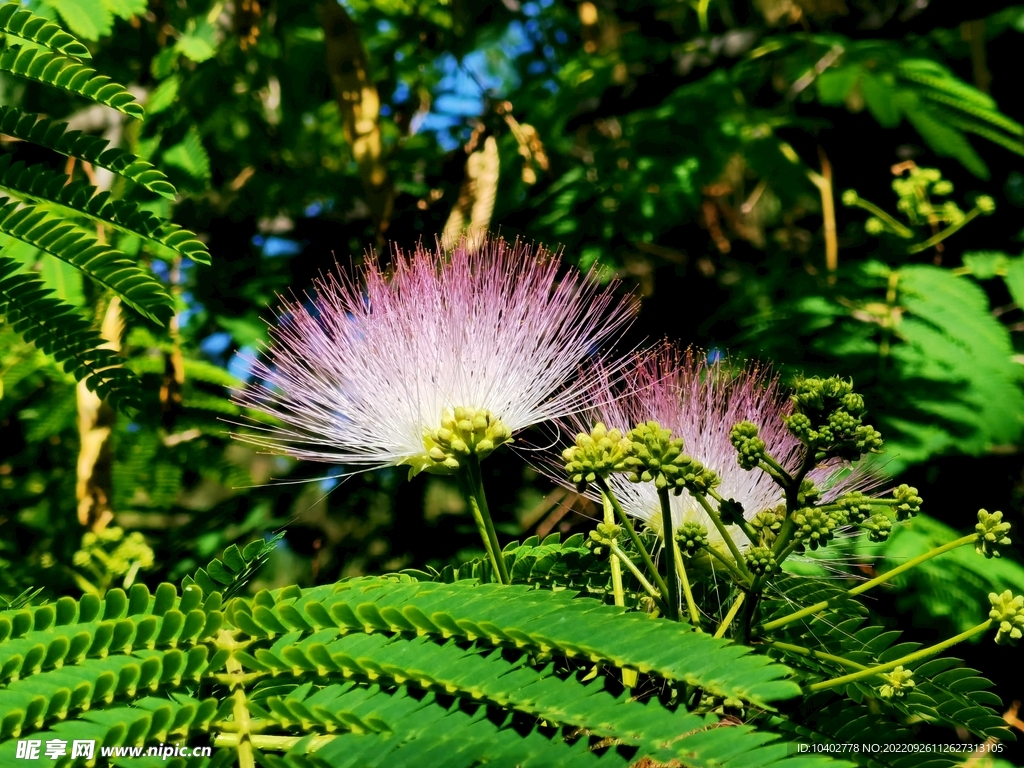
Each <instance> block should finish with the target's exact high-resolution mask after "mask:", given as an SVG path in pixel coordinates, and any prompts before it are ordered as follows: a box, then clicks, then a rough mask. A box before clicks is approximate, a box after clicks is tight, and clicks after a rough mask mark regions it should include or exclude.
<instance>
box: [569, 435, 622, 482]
mask: <svg viewBox="0 0 1024 768" xmlns="http://www.w3.org/2000/svg"><path fill="white" fill-rule="evenodd" d="M630 451H632V445H631V444H630V442H629V440H627V439H626V438H625V437H623V435H622V432H620V431H619V430H617V429H608V428H607V427H606V426H605V425H604V424H602V423H600V422H598V423H597V424H596V425H594V428H593V429H592V430H590V434H589V435H588V434H587V433H585V432H581V433H580V434H578V435H576V445H574V446H571V447H569V448H566V449H565V450H564V451H562V460H563V461H564V462H565V471H566V473H568V475H569V479H570V480H571V481H572V482H573V484H574V485H575V486H576V489H577V490H578V491H579V492H580V493H583V492H584V491H586V490H587V484H588V483H594V482H597V479H598V478H602V479H604V478H607V477H608V475H610V474H612V473H613V472H624V471H626V470H627V468H628V467H627V465H626V458H627V457H628V456H629V454H630Z"/></svg>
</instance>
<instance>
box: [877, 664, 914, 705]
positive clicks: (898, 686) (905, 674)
mask: <svg viewBox="0 0 1024 768" xmlns="http://www.w3.org/2000/svg"><path fill="white" fill-rule="evenodd" d="M913 674H914V673H913V672H911V671H910V670H909V669H904V668H903V667H901V666H900V667H896V669H894V670H893V671H892V672H890V673H888V674H885V675H882V679H883V680H885V684H884V685H883V686H882V687H881V688H879V689H878V694H879V695H880V696H881V697H882V698H883V699H899V698H902V697H903V696H905V695H906V694H907V691H909V690H910V689H911V688H913V687H914V685H915V683H914V680H913V678H912V675H913Z"/></svg>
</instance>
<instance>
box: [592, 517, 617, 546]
mask: <svg viewBox="0 0 1024 768" xmlns="http://www.w3.org/2000/svg"><path fill="white" fill-rule="evenodd" d="M621 538H622V528H621V526H619V525H616V524H615V523H598V524H597V528H595V529H594V530H593V531H591V532H590V541H589V542H588V543H589V544H590V546H591V547H596V548H600V547H608V546H611V545H612V544H617V543H618V541H619V539H621Z"/></svg>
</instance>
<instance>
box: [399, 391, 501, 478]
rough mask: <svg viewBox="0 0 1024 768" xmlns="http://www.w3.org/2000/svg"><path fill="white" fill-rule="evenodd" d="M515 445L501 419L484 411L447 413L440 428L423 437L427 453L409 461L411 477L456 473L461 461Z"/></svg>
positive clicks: (482, 409) (460, 409)
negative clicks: (428, 473) (511, 443)
mask: <svg viewBox="0 0 1024 768" xmlns="http://www.w3.org/2000/svg"><path fill="white" fill-rule="evenodd" d="M510 442H512V432H511V430H509V428H508V427H506V426H505V425H504V424H503V423H502V421H501V419H499V418H498V417H497V416H495V415H494V414H492V413H491V412H490V411H488V410H487V409H485V408H464V407H462V406H460V407H458V408H456V409H455V410H454V411H448V410H446V411H445V412H444V413H443V414H442V415H441V426H440V428H439V429H434V430H426V431H425V432H424V434H423V448H424V452H423V453H422V454H419V455H418V456H415V457H414V458H412V459H410V460H408V461H407V462H406V463H407V464H409V465H410V468H409V476H410V477H412V476H413V475H418V474H419V473H420V472H430V473H431V474H435V475H451V474H455V473H456V472H458V471H459V469H460V468H461V467H462V462H463V461H464V460H465V459H467V458H469V457H470V456H472V455H475V456H476V457H477V458H478V459H483V458H485V457H487V456H488V455H489V454H491V453H493V452H494V450H495V449H496V448H497V447H498V446H500V445H504V444H505V443H510Z"/></svg>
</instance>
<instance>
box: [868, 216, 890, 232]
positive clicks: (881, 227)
mask: <svg viewBox="0 0 1024 768" xmlns="http://www.w3.org/2000/svg"><path fill="white" fill-rule="evenodd" d="M864 231H865V232H867V233H868V234H869V235H880V234H882V233H883V232H885V222H883V221H882V220H881V219H880V218H878V217H877V216H869V217H868V219H867V220H866V221H865V222H864Z"/></svg>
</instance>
